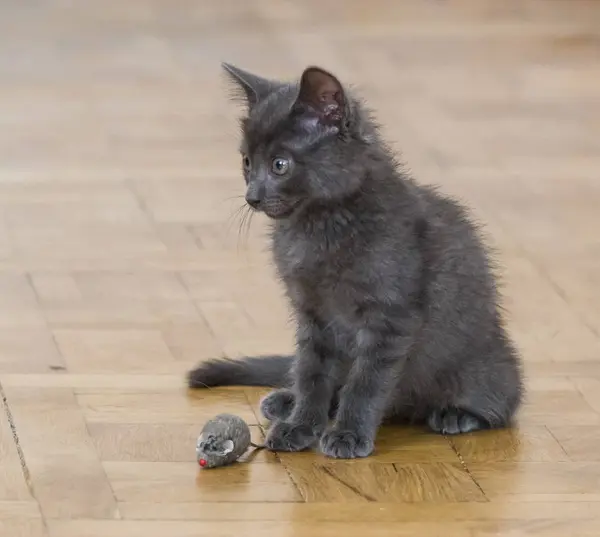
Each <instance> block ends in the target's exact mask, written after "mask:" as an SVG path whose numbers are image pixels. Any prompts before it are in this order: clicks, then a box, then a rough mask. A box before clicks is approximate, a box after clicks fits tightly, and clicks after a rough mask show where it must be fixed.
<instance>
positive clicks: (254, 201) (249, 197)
mask: <svg viewBox="0 0 600 537" xmlns="http://www.w3.org/2000/svg"><path fill="white" fill-rule="evenodd" d="M246 203H247V204H248V205H250V207H253V208H254V209H257V208H258V206H259V205H260V197H259V196H258V195H257V194H256V193H252V194H250V193H248V194H246Z"/></svg>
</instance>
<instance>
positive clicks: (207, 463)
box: [196, 414, 264, 469]
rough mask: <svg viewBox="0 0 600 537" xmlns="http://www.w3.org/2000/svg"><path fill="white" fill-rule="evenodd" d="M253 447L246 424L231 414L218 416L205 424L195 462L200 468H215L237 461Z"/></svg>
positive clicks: (257, 446)
mask: <svg viewBox="0 0 600 537" xmlns="http://www.w3.org/2000/svg"><path fill="white" fill-rule="evenodd" d="M249 446H253V447H255V448H257V449H262V448H263V447H264V446H259V445H257V444H254V443H252V441H251V439H250V428H249V427H248V425H247V424H246V422H245V421H244V420H243V419H242V418H240V417H238V416H234V415H233V414H219V415H218V416H215V417H214V418H213V419H211V420H209V421H207V422H206V424H205V425H204V428H203V429H202V432H201V433H200V436H199V437H198V441H197V443H196V460H197V461H198V464H199V465H200V467H201V468H204V469H209V468H217V467H219V466H225V465H227V464H231V463H232V462H235V461H237V460H238V459H239V458H240V457H241V456H242V455H243V454H244V453H245V452H246V450H247V449H248V447H249Z"/></svg>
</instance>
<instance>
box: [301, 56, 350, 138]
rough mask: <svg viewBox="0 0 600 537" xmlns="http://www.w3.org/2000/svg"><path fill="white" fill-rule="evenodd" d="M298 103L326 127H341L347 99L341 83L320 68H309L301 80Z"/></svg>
mask: <svg viewBox="0 0 600 537" xmlns="http://www.w3.org/2000/svg"><path fill="white" fill-rule="evenodd" d="M297 102H299V103H300V104H303V105H305V106H308V107H309V108H310V110H311V111H313V112H314V113H316V115H317V117H318V119H319V121H320V122H321V123H323V124H325V125H330V126H336V127H338V128H339V127H341V126H342V122H343V119H344V115H345V114H346V97H345V95H344V89H343V88H342V85H341V84H340V81H339V80H338V79H337V78H336V77H335V76H333V75H332V74H331V73H328V72H327V71H325V70H324V69H321V68H320V67H308V68H307V69H305V70H304V73H302V78H301V79H300V92H299V94H298V99H297Z"/></svg>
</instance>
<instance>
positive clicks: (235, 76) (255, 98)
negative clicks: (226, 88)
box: [222, 62, 277, 109]
mask: <svg viewBox="0 0 600 537" xmlns="http://www.w3.org/2000/svg"><path fill="white" fill-rule="evenodd" d="M222 66H223V69H224V71H225V73H226V74H227V76H228V77H229V79H230V80H231V81H232V82H233V83H234V84H235V90H237V91H234V97H235V96H238V97H239V96H241V97H242V99H243V100H244V101H245V102H246V103H247V104H248V108H250V109H251V108H252V107H253V106H254V105H255V104H256V103H257V102H259V101H260V100H262V99H264V98H265V97H266V96H267V95H268V94H269V93H271V92H272V91H273V89H275V87H276V85H277V84H276V83H275V82H274V81H272V80H268V79H266V78H263V77H260V76H258V75H253V74H252V73H249V72H248V71H244V70H243V69H240V68H239V67H236V66H235V65H231V64H230V63H225V62H223V63H222Z"/></svg>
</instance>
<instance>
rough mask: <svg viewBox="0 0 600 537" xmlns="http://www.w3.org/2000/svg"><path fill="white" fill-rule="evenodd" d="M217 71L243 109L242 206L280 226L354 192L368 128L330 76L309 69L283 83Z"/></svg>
mask: <svg viewBox="0 0 600 537" xmlns="http://www.w3.org/2000/svg"><path fill="white" fill-rule="evenodd" d="M223 67H224V69H225V71H226V73H227V74H228V75H229V77H230V78H231V80H232V81H233V82H234V84H235V87H236V89H238V90H241V91H240V95H241V96H242V98H243V99H244V101H245V103H246V104H247V115H246V116H245V117H244V118H243V119H242V122H241V123H242V143H241V148H240V150H241V153H242V169H243V174H244V178H245V181H246V185H247V191H246V201H247V202H248V204H249V205H251V206H252V207H253V208H254V209H256V210H259V211H262V212H264V213H265V214H266V215H267V216H269V217H271V218H274V219H280V218H286V217H288V216H290V215H292V214H293V213H294V212H295V211H297V210H298V209H300V208H302V207H305V206H307V205H309V204H311V203H314V202H324V201H328V200H335V199H340V198H343V197H344V196H347V195H349V194H351V193H352V192H354V191H356V190H357V189H358V188H359V187H360V183H361V180H362V177H363V176H364V174H363V173H362V165H364V163H363V164H362V165H361V162H363V161H362V160H361V158H360V157H361V155H362V154H363V153H364V152H365V151H366V150H367V148H368V146H369V145H370V144H371V143H373V141H374V140H375V137H376V133H375V128H374V127H373V125H372V124H371V122H370V121H369V120H368V118H367V117H366V116H365V114H364V113H363V112H362V110H361V107H360V105H359V104H358V102H357V101H356V100H354V99H352V98H351V97H350V96H349V95H348V93H347V92H346V91H345V89H344V88H343V87H342V85H341V83H340V82H339V81H338V79H337V78H336V77H335V76H334V75H332V74H331V73H328V72H327V71H325V70H323V69H321V68H319V67H309V68H307V69H305V70H304V72H303V73H302V76H301V77H300V80H299V82H297V83H283V82H278V81H273V80H268V79H265V78H262V77H260V76H257V75H254V74H251V73H248V72H246V71H243V70H241V69H239V68H237V67H234V66H232V65H229V64H223Z"/></svg>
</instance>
